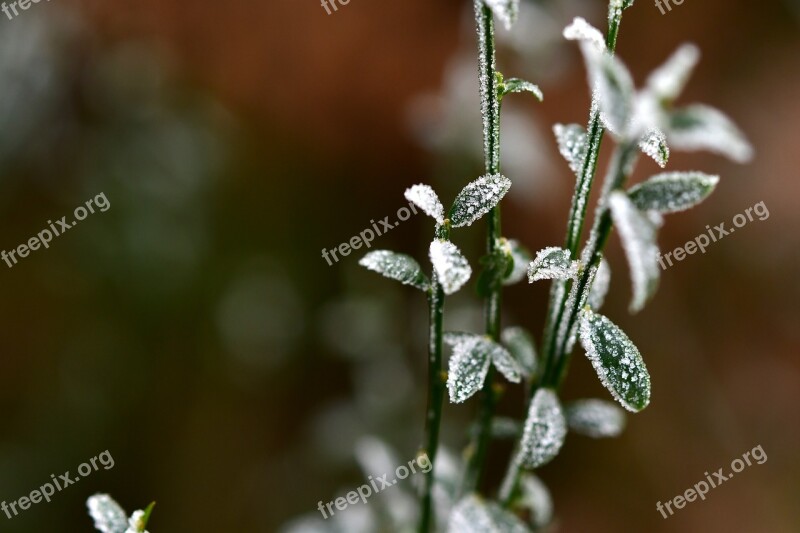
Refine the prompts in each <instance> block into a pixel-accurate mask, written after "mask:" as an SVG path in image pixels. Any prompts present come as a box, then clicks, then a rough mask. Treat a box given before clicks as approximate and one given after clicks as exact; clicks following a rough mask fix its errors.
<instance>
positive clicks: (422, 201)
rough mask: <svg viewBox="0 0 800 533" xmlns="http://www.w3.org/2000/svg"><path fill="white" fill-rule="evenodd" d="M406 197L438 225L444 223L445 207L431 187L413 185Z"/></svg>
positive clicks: (407, 191)
mask: <svg viewBox="0 0 800 533" xmlns="http://www.w3.org/2000/svg"><path fill="white" fill-rule="evenodd" d="M405 197H406V200H408V201H409V202H411V203H413V204H414V205H416V206H417V207H419V208H420V209H422V211H423V212H424V213H425V214H426V215H428V216H429V217H431V218H433V219H434V220H435V221H436V222H437V223H439V224H443V223H444V207H443V206H442V202H441V201H440V200H439V197H438V196H437V195H436V191H434V190H433V188H432V187H431V186H430V185H421V184H420V185H413V186H412V187H411V188H409V189H406V192H405Z"/></svg>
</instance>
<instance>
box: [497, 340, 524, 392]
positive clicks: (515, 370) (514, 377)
mask: <svg viewBox="0 0 800 533" xmlns="http://www.w3.org/2000/svg"><path fill="white" fill-rule="evenodd" d="M491 356H492V363H493V364H494V366H495V368H496V369H497V370H499V371H500V373H501V374H503V376H504V377H505V378H506V379H507V380H508V381H510V382H511V383H519V382H520V381H521V380H522V372H523V370H522V367H521V366H520V364H519V363H518V362H517V360H516V359H514V358H513V357H512V356H511V354H510V353H509V352H508V350H506V349H505V348H503V347H502V346H500V345H499V344H496V343H494V342H493V343H492V351H491Z"/></svg>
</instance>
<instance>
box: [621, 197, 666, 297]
mask: <svg viewBox="0 0 800 533" xmlns="http://www.w3.org/2000/svg"><path fill="white" fill-rule="evenodd" d="M609 207H610V208H611V217H612V218H613V219H614V226H615V227H616V228H617V230H618V231H619V233H620V237H621V239H622V246H623V248H624V249H625V255H626V257H627V258H628V265H629V266H630V269H631V282H632V283H633V299H632V300H631V304H630V311H631V313H636V312H638V311H641V310H642V308H643V307H644V305H645V303H647V300H649V299H650V297H651V296H652V295H653V294H654V293H655V291H656V289H657V288H658V280H659V277H660V274H661V270H660V269H659V267H658V254H659V252H658V246H657V245H656V227H655V226H653V224H652V223H651V222H650V220H649V219H648V218H647V216H646V215H645V214H644V213H642V212H641V211H639V210H638V209H637V208H636V206H635V205H633V202H632V201H631V200H630V198H628V195H627V194H625V193H624V192H621V191H615V192H613V193H611V196H610V197H609Z"/></svg>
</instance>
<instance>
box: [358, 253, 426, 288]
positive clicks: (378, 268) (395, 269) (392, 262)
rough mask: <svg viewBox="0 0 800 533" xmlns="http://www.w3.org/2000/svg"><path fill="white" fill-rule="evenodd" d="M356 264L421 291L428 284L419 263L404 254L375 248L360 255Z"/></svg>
mask: <svg viewBox="0 0 800 533" xmlns="http://www.w3.org/2000/svg"><path fill="white" fill-rule="evenodd" d="M358 264H359V265H361V266H363V267H364V268H366V269H367V270H372V271H373V272H377V273H378V274H380V275H382V276H384V277H387V278H389V279H393V280H396V281H399V282H400V283H402V284H403V285H411V286H412V287H416V288H418V289H420V290H423V291H426V290H428V287H429V286H430V282H429V281H428V278H427V277H426V276H425V274H423V273H422V268H421V267H420V266H419V263H417V262H416V261H415V260H414V259H413V258H412V257H409V256H407V255H405V254H398V253H395V252H390V251H388V250H375V251H372V252H370V253H368V254H367V255H365V256H364V257H362V258H361V260H360V261H359V262H358Z"/></svg>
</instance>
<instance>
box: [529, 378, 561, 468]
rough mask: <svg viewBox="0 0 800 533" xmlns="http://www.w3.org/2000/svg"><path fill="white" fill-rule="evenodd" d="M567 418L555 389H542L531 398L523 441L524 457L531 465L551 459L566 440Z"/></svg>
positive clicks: (536, 466) (540, 463)
mask: <svg viewBox="0 0 800 533" xmlns="http://www.w3.org/2000/svg"><path fill="white" fill-rule="evenodd" d="M566 435H567V422H566V420H565V419H564V413H563V412H562V411H561V404H560V403H559V401H558V397H557V396H556V393H555V392H554V391H553V390H552V389H539V390H537V391H536V394H535V395H534V397H533V401H531V407H530V409H529V411H528V418H527V419H526V420H525V429H524V430H523V432H522V440H521V441H520V458H521V460H522V462H523V464H524V465H525V466H527V467H530V468H538V467H540V466H542V465H543V464H546V463H548V462H550V461H551V460H552V459H553V458H554V457H555V456H556V455H558V452H559V451H560V450H561V446H562V445H563V444H564V438H565V437H566Z"/></svg>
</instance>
